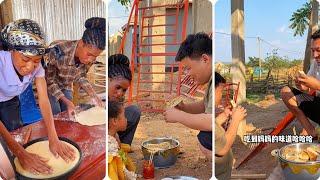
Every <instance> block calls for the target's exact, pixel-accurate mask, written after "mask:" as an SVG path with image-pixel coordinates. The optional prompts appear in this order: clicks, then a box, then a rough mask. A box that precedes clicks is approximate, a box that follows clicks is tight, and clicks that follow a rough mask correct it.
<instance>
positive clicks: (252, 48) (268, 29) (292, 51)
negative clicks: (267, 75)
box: [215, 0, 307, 62]
mask: <svg viewBox="0 0 320 180" xmlns="http://www.w3.org/2000/svg"><path fill="white" fill-rule="evenodd" d="M230 2H231V0H218V1H217V2H216V4H215V22H216V24H215V32H216V34H215V35H216V41H215V42H216V44H215V54H216V57H215V59H216V61H222V62H231V37H230V35H225V34H221V32H222V33H227V34H230V33H231V14H230V13H231V4H230ZM306 2H307V0H281V1H279V0H244V17H245V20H244V23H245V25H244V33H245V37H249V38H245V56H246V61H247V59H248V57H249V56H256V57H258V56H259V53H258V40H257V38H251V37H258V36H259V37H260V38H262V39H263V40H265V41H267V42H268V43H269V44H271V45H272V46H271V45H269V44H268V43H265V42H263V43H261V46H260V47H261V57H262V58H265V57H266V56H267V53H270V52H272V49H274V48H279V51H278V54H279V55H280V56H286V57H288V58H289V59H303V57H304V49H305V45H306V36H307V31H306V32H305V34H304V35H303V36H302V37H300V36H296V37H294V36H293V31H292V30H291V29H290V28H289V25H290V21H289V20H290V18H291V16H292V14H293V12H295V11H296V10H297V9H299V8H300V7H302V5H303V4H304V3H306Z"/></svg>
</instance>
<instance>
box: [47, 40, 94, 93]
mask: <svg viewBox="0 0 320 180" xmlns="http://www.w3.org/2000/svg"><path fill="white" fill-rule="evenodd" d="M77 44H78V41H55V42H53V43H51V45H50V46H51V47H52V48H51V49H50V52H49V53H48V54H47V55H46V57H45V59H46V61H47V63H48V64H47V68H46V80H47V85H48V93H49V94H50V95H52V96H54V97H55V98H57V99H60V98H61V97H62V96H64V94H63V93H62V91H61V90H62V89H66V90H71V91H72V90H73V88H72V87H73V83H74V82H78V83H79V85H80V87H82V88H83V89H85V90H86V89H88V88H92V86H91V84H90V83H89V81H88V80H87V78H86V76H87V72H88V70H89V68H90V66H91V65H92V64H89V65H85V64H82V63H80V64H76V63H75V58H74V54H75V51H76V47H77Z"/></svg>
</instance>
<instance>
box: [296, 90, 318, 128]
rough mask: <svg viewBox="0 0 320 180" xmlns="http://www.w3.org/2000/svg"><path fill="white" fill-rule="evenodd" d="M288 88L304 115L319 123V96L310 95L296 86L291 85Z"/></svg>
mask: <svg viewBox="0 0 320 180" xmlns="http://www.w3.org/2000/svg"><path fill="white" fill-rule="evenodd" d="M290 89H291V91H292V93H293V94H294V96H295V97H296V99H297V104H298V108H299V109H300V110H301V111H303V113H304V115H305V116H307V117H308V118H309V119H310V120H312V121H314V122H316V123H317V124H320V111H319V107H320V97H318V96H311V95H310V94H306V93H304V92H301V91H300V90H298V89H296V88H292V87H291V88H290Z"/></svg>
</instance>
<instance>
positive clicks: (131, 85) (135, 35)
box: [128, 0, 139, 104]
mask: <svg viewBox="0 0 320 180" xmlns="http://www.w3.org/2000/svg"><path fill="white" fill-rule="evenodd" d="M138 7H139V0H135V11H134V23H133V24H134V26H133V41H132V51H131V63H130V65H131V73H132V81H131V83H130V89H129V99H128V104H131V103H132V93H133V84H134V61H135V57H136V47H137V23H138Z"/></svg>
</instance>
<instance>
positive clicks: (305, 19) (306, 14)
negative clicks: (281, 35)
mask: <svg viewBox="0 0 320 180" xmlns="http://www.w3.org/2000/svg"><path fill="white" fill-rule="evenodd" d="M310 15H311V2H307V3H305V4H304V5H303V7H302V8H300V9H298V10H297V11H296V12H294V13H293V14H292V16H291V19H290V21H291V24H290V26H289V27H290V28H291V29H292V30H293V31H294V34H293V36H297V35H299V36H303V34H304V32H305V30H306V29H307V27H308V25H309V22H310Z"/></svg>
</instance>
